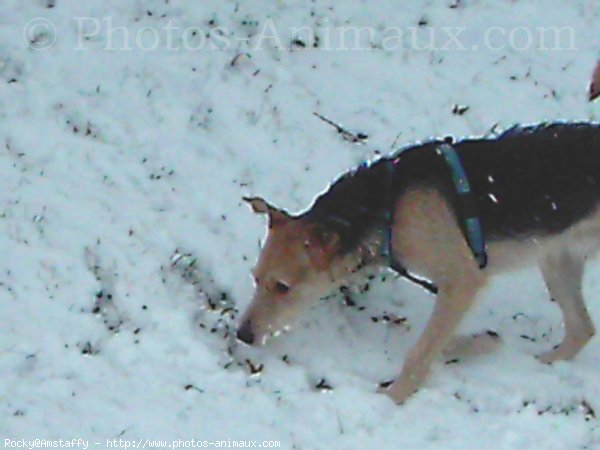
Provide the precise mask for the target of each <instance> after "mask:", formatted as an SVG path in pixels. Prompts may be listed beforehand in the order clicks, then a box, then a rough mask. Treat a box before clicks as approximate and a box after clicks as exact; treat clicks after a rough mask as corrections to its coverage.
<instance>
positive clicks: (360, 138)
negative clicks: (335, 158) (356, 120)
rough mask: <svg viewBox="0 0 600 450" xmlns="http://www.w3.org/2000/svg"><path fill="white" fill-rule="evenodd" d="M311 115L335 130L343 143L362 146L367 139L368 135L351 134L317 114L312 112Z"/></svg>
mask: <svg viewBox="0 0 600 450" xmlns="http://www.w3.org/2000/svg"><path fill="white" fill-rule="evenodd" d="M313 114H314V115H315V116H316V117H318V118H319V119H321V120H322V121H323V122H325V123H326V124H328V125H331V126H332V127H333V128H335V129H336V131H337V132H338V133H339V134H340V135H341V136H342V138H343V139H344V140H345V141H348V142H352V143H353V144H363V143H364V142H365V141H366V140H367V139H369V135H368V134H365V133H361V132H360V131H359V132H356V133H353V132H351V131H348V130H346V129H345V128H344V127H342V126H341V125H338V124H337V123H335V122H334V121H332V120H330V119H328V118H327V117H325V116H322V115H321V114H319V113H316V112H314V113H313Z"/></svg>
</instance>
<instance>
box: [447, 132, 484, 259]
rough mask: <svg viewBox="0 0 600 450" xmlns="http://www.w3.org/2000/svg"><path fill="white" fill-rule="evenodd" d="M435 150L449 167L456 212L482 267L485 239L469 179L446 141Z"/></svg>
mask: <svg viewBox="0 0 600 450" xmlns="http://www.w3.org/2000/svg"><path fill="white" fill-rule="evenodd" d="M437 152H438V153H439V154H440V155H441V156H443V157H444V160H445V161H446V163H447V164H448V167H449V168H450V172H451V174H452V181H453V182H454V187H455V188H456V192H457V194H458V199H459V204H458V213H459V216H460V219H462V220H463V221H464V227H465V235H466V238H467V242H468V244H469V247H471V251H472V252H473V254H474V255H475V259H476V260H477V262H478V263H479V268H480V269H483V268H484V267H485V266H486V265H487V253H486V251H485V240H484V238H483V231H482V229H481V222H480V221H479V216H478V214H477V204H476V201H475V198H474V196H473V192H472V191H471V185H470V184H469V179H468V178H467V174H466V173H465V169H464V167H463V165H462V163H461V161H460V157H459V156H458V153H456V149H455V148H454V147H452V145H450V144H448V143H443V144H441V145H440V146H439V147H438V148H437Z"/></svg>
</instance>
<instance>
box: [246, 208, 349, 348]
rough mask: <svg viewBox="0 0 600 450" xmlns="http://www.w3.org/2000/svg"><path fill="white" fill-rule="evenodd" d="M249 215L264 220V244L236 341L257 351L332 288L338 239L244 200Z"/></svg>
mask: <svg viewBox="0 0 600 450" xmlns="http://www.w3.org/2000/svg"><path fill="white" fill-rule="evenodd" d="M244 200H245V201H246V202H247V203H249V204H250V206H251V207H252V209H253V210H254V212H256V213H259V214H266V215H268V220H269V223H268V233H267V239H266V241H265V243H264V245H263V247H262V250H261V253H260V256H259V259H258V263H257V265H256V267H255V268H254V270H253V275H254V281H255V291H254V296H253V298H252V302H251V304H250V306H249V307H248V309H247V311H246V312H245V314H244V315H243V317H242V319H241V321H240V324H239V328H238V332H237V337H238V339H239V340H241V341H242V342H245V343H247V344H259V345H262V344H264V343H265V342H266V340H267V338H269V337H270V336H273V335H277V334H278V333H280V332H281V331H283V330H287V329H288V328H289V327H290V326H291V325H292V324H293V322H294V320H295V319H296V317H297V316H298V315H299V314H300V313H301V312H302V311H304V310H305V309H307V308H308V307H310V306H311V305H313V304H315V303H316V302H317V301H318V300H319V299H320V298H321V297H323V296H324V295H326V294H327V293H329V292H330V291H331V290H332V289H333V288H334V287H335V285H336V284H335V281H334V276H333V273H332V265H333V264H334V260H335V255H336V250H337V247H338V242H339V237H338V236H337V235H336V234H333V233H330V232H328V231H326V230H324V229H322V228H319V227H318V226H315V225H314V224H309V223H307V222H306V221H305V220H303V219H302V218H301V217H293V216H291V215H289V214H288V213H287V212H285V211H283V210H280V209H278V208H275V207H273V206H271V205H270V204H268V203H267V202H266V201H265V200H263V199H260V198H245V199H244Z"/></svg>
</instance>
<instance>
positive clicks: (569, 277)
mask: <svg viewBox="0 0 600 450" xmlns="http://www.w3.org/2000/svg"><path fill="white" fill-rule="evenodd" d="M583 266H584V257H583V256H582V255H576V254H574V252H570V251H569V249H568V248H567V247H566V246H563V247H561V248H559V249H555V250H552V251H550V252H548V253H547V254H546V255H545V256H544V258H543V260H542V261H541V263H540V268H541V270H542V275H543V276H544V280H545V281H546V285H547V286H548V291H549V292H550V295H551V296H552V298H553V299H554V300H555V301H556V302H557V303H558V305H559V306H560V309H561V311H562V315H563V320H564V326H565V336H564V338H563V341H562V342H561V343H560V344H559V345H558V346H557V347H556V348H555V349H554V350H552V351H549V352H547V353H544V354H542V355H540V356H539V360H540V361H542V362H544V363H551V362H554V361H558V360H563V359H571V358H574V357H575V356H576V355H577V353H579V351H580V350H581V349H582V348H583V347H584V346H585V344H587V342H588V341H589V340H590V339H591V338H592V336H594V334H595V328H594V324H593V323H592V319H591V318H590V315H589V313H588V311H587V309H586V307H585V303H584V300H583V295H582V293H581V280H582V277H583Z"/></svg>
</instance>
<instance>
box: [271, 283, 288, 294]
mask: <svg viewBox="0 0 600 450" xmlns="http://www.w3.org/2000/svg"><path fill="white" fill-rule="evenodd" d="M275 290H276V291H277V292H278V293H279V294H285V293H287V292H288V291H289V290H290V287H289V286H288V285H287V284H285V283H284V282H283V281H278V282H277V283H275Z"/></svg>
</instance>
